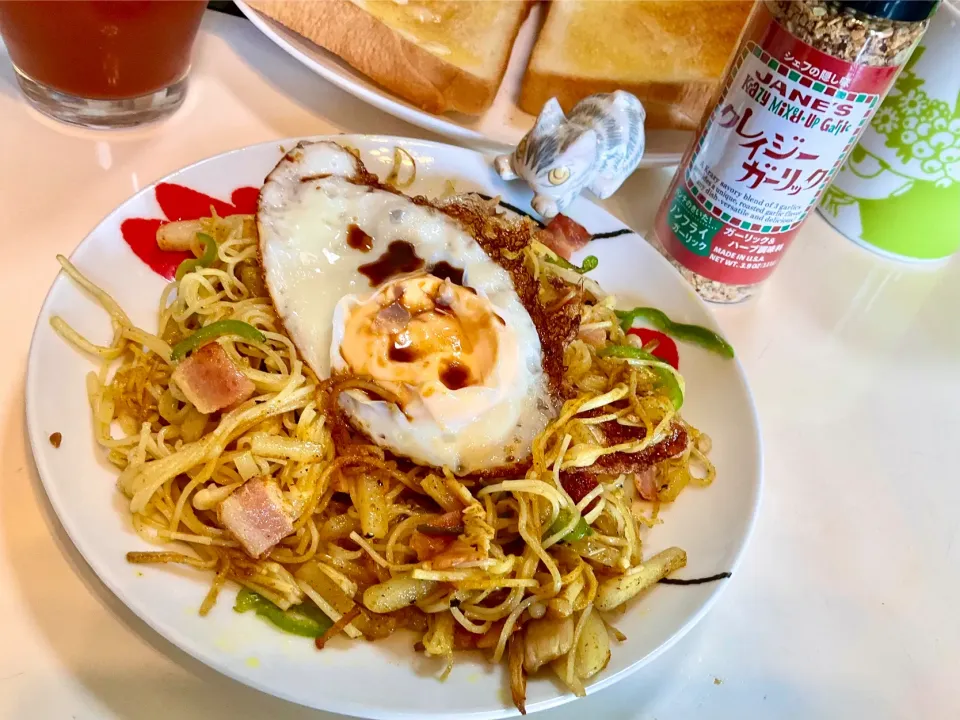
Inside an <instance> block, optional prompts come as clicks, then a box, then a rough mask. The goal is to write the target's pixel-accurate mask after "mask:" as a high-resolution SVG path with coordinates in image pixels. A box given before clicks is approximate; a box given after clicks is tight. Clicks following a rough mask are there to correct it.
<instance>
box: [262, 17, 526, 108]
mask: <svg viewBox="0 0 960 720" xmlns="http://www.w3.org/2000/svg"><path fill="white" fill-rule="evenodd" d="M249 4H250V5H251V6H252V7H254V8H256V9H257V10H259V11H260V12H261V13H263V14H264V15H267V16H268V17H270V18H272V19H273V20H276V21H277V22H278V23H280V24H281V25H283V26H285V27H287V28H289V29H290V30H293V31H294V32H297V33H299V34H300V35H303V36H304V37H305V38H307V39H308V40H311V41H313V42H314V43H316V44H317V45H320V46H321V47H323V48H326V49H327V50H329V51H330V52H332V53H334V54H336V55H339V56H340V57H341V58H342V59H343V60H345V61H346V62H347V63H349V64H350V65H352V66H353V67H354V68H356V69H357V70H359V71H360V72H362V73H364V74H365V75H367V76H369V77H370V78H371V79H373V80H374V81H376V82H377V83H379V84H380V85H382V86H383V87H384V88H386V89H387V90H389V91H390V92H391V93H393V94H395V95H399V96H400V97H402V98H404V99H405V100H408V101H409V102H411V103H413V104H414V105H416V106H418V107H420V108H422V109H424V110H427V111H429V112H433V113H442V112H447V111H450V110H455V111H459V112H463V113H467V114H479V113H481V112H483V111H484V110H486V109H487V108H489V107H490V105H491V104H492V103H493V99H494V97H495V96H496V94H497V88H499V87H500V81H501V79H502V78H503V73H504V71H505V70H506V67H507V61H508V60H509V58H510V51H511V49H512V47H513V41H514V39H515V38H516V36H517V33H518V32H519V31H520V26H521V25H522V24H523V21H524V20H525V19H526V17H527V13H528V11H529V9H530V3H529V2H528V0H459V1H454V2H435V1H432V0H431V1H423V0H409V1H407V0H404V1H403V2H400V1H395V0H251V1H250V2H249Z"/></svg>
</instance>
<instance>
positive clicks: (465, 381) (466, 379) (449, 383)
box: [440, 362, 470, 390]
mask: <svg viewBox="0 0 960 720" xmlns="http://www.w3.org/2000/svg"><path fill="white" fill-rule="evenodd" d="M440 382H442V383H443V384H444V385H445V386H446V387H447V389H448V390H459V389H460V388H464V387H466V386H467V385H469V384H470V371H469V370H468V369H467V368H465V367H464V366H463V365H461V364H460V363H458V362H451V363H447V364H446V365H444V366H443V368H442V369H441V370H440Z"/></svg>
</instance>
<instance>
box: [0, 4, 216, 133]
mask: <svg viewBox="0 0 960 720" xmlns="http://www.w3.org/2000/svg"><path fill="white" fill-rule="evenodd" d="M205 6H206V3H204V2H202V1H200V0H0V36H2V37H3V41H4V43H5V44H6V46H7V52H8V53H9V55H10V59H11V61H12V62H13V66H14V69H15V70H16V75H17V81H18V82H19V84H20V88H21V90H22V91H23V94H24V95H25V96H26V98H27V100H28V101H29V102H30V103H31V104H32V105H33V106H34V107H35V108H36V109H37V110H39V111H40V112H42V113H44V114H46V115H49V116H50V117H53V118H56V119H57V120H62V121H64V122H68V123H73V124H76V125H83V126H85V127H94V128H114V127H124V126H130V125H137V124H140V123H143V122H149V121H151V120H156V119H158V118H161V117H163V116H165V115H167V114H169V113H171V112H173V111H174V110H175V109H176V108H177V107H178V106H179V105H180V103H182V102H183V98H184V95H185V94H186V90H187V75H188V73H189V71H190V52H191V49H192V48H193V42H194V40H195V39H196V36H197V30H198V29H199V27H200V20H201V18H202V17H203V10H204V7H205Z"/></svg>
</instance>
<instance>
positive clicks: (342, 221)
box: [257, 142, 553, 474]
mask: <svg viewBox="0 0 960 720" xmlns="http://www.w3.org/2000/svg"><path fill="white" fill-rule="evenodd" d="M257 222H258V228H259V232H260V257H261V263H262V266H263V273H264V279H265V281H266V284H267V287H268V289H269V292H270V295H271V298H272V299H273V302H274V305H275V307H276V310H277V313H278V314H279V316H280V318H281V320H282V321H283V324H284V327H285V328H286V330H287V332H288V334H289V335H290V338H291V339H292V340H293V342H294V343H295V344H296V346H297V348H298V350H299V351H300V353H301V355H302V356H303V358H304V361H305V362H306V363H307V364H308V365H309V366H310V367H311V368H312V369H313V371H314V372H315V373H316V374H317V375H318V376H319V377H321V378H327V377H329V376H330V375H331V374H347V375H356V376H360V377H364V378H368V379H372V380H373V381H375V382H376V383H377V384H378V385H379V386H380V387H382V388H384V389H385V390H386V391H387V393H385V394H384V395H383V397H374V396H372V395H371V394H368V393H366V392H363V391H360V390H348V391H345V392H343V393H341V395H340V404H341V407H342V409H343V410H344V412H345V414H346V415H347V417H348V418H349V420H350V422H351V424H352V425H353V426H354V427H355V428H356V429H357V430H359V431H360V432H362V433H364V434H365V435H366V436H367V437H368V438H369V439H370V440H371V441H372V442H374V443H376V444H378V445H380V446H382V447H384V448H386V449H388V450H390V451H391V452H393V453H395V454H397V455H400V456H404V457H408V458H410V459H411V460H413V461H415V462H417V463H419V464H423V465H431V466H436V467H443V466H445V467H449V468H450V469H451V470H453V471H454V472H456V473H458V474H465V473H473V472H479V471H489V470H492V469H495V468H498V467H502V466H506V465H510V464H512V463H515V462H519V461H522V460H524V459H526V458H527V457H528V456H529V454H530V447H531V444H532V442H533V439H534V438H535V437H536V435H537V434H538V433H540V432H541V431H542V430H543V429H544V427H545V426H546V424H547V422H548V421H549V419H550V418H551V417H552V415H553V405H552V403H551V401H550V393H549V390H548V379H547V377H546V375H545V373H544V371H543V365H542V359H541V348H540V340H539V337H538V335H537V331H536V328H535V326H534V323H533V321H532V320H531V318H530V315H529V313H528V312H527V310H526V309H525V308H524V306H523V304H522V303H521V301H520V298H519V297H518V295H517V293H516V290H515V288H514V285H513V280H512V278H511V276H510V274H509V273H508V272H507V271H506V270H504V269H503V268H501V267H500V266H499V265H498V264H497V263H495V262H494V261H493V260H491V259H490V258H489V257H488V256H487V254H486V253H485V252H484V251H483V249H482V248H481V247H480V245H479V244H478V243H477V242H476V240H475V239H474V238H473V236H472V235H471V234H470V233H469V232H467V231H466V229H465V228H464V227H463V226H462V225H461V224H460V223H459V222H457V221H456V220H454V219H452V218H450V217H449V216H447V215H445V214H444V213H442V212H440V211H439V210H436V209H435V208H433V207H430V206H428V205H422V204H418V203H415V202H413V201H412V200H411V199H410V198H408V197H406V196H404V195H401V194H398V193H394V192H391V191H390V190H388V189H383V188H380V187H379V186H377V184H376V182H375V179H374V178H373V177H372V176H370V175H368V174H367V172H366V170H365V169H364V167H363V165H362V164H361V162H360V161H359V160H358V159H357V158H356V157H355V156H354V155H352V154H351V153H350V152H349V151H347V150H345V149H343V148H342V147H340V146H339V145H337V144H336V143H333V142H319V143H310V144H301V145H300V146H298V147H297V148H296V149H295V150H293V151H291V152H290V153H288V154H287V155H286V156H285V157H284V158H283V160H282V161H281V162H280V163H279V164H278V165H277V167H276V168H275V169H274V171H273V172H272V173H270V175H269V176H268V177H267V179H266V182H265V184H264V187H263V190H262V191H261V194H260V205H259V210H258V214H257ZM387 397H390V399H389V400H388V399H385V398H387Z"/></svg>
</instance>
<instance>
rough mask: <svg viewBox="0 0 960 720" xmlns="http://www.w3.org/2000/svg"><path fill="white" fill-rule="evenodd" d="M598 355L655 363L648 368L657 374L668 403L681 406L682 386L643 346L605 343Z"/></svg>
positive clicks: (676, 406) (658, 382)
mask: <svg viewBox="0 0 960 720" xmlns="http://www.w3.org/2000/svg"><path fill="white" fill-rule="evenodd" d="M597 355H599V356H600V357H615V358H624V359H627V360H646V361H648V362H654V363H657V364H656V365H652V366H650V369H651V370H653V371H654V372H655V373H656V374H657V384H658V386H659V387H660V389H661V390H663V391H664V393H666V395H667V397H668V398H669V399H670V403H671V404H672V405H673V407H674V409H675V410H679V409H680V408H681V407H682V406H683V388H681V387H680V382H679V381H678V380H677V376H676V375H674V373H673V372H672V371H671V370H668V369H667V368H666V367H664V365H666V363H664V362H663V360H661V359H660V358H658V357H656V356H654V355H652V354H651V353H649V352H647V351H646V350H644V349H643V348H638V347H633V345H607V346H606V347H605V348H603V349H601V350H600V352H598V353H597Z"/></svg>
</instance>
